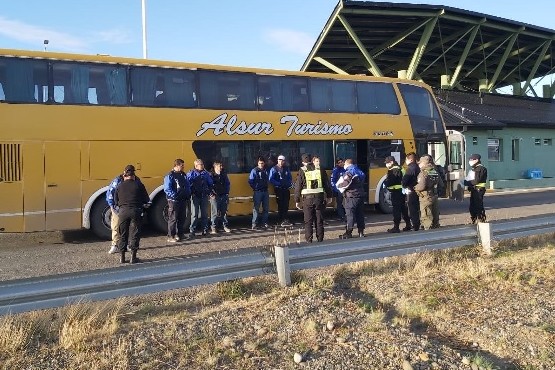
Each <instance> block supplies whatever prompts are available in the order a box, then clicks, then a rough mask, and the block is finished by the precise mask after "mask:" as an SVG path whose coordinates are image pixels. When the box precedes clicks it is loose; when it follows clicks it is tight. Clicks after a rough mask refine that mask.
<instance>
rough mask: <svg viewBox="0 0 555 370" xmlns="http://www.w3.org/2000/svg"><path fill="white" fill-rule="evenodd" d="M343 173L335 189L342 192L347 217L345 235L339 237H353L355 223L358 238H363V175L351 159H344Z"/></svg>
mask: <svg viewBox="0 0 555 370" xmlns="http://www.w3.org/2000/svg"><path fill="white" fill-rule="evenodd" d="M344 163H345V173H344V174H343V175H342V177H341V181H340V182H338V183H337V189H338V190H339V191H342V192H343V207H345V216H346V217H347V226H346V229H345V233H344V234H342V235H340V236H339V237H340V238H341V239H349V238H352V237H353V228H354V227H355V221H356V224H357V229H358V236H359V237H361V238H363V237H364V227H365V222H364V179H365V177H366V176H365V175H364V172H362V171H361V170H360V169H359V168H358V167H357V166H356V165H355V164H354V163H353V160H352V159H351V158H347V159H345V162H344Z"/></svg>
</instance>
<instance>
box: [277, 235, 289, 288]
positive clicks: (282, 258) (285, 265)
mask: <svg viewBox="0 0 555 370" xmlns="http://www.w3.org/2000/svg"><path fill="white" fill-rule="evenodd" d="M274 253H275V256H274V257H275V259H276V270H277V274H278V279H279V285H281V286H282V287H286V286H290V285H291V266H290V265H289V247H288V246H286V245H284V246H281V245H279V246H276V247H275V252H274Z"/></svg>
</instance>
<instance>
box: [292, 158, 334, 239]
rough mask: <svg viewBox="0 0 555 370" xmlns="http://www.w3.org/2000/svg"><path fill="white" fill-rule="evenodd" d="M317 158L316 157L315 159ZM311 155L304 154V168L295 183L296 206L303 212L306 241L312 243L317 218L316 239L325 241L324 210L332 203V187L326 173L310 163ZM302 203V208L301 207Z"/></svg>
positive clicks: (302, 159)
mask: <svg viewBox="0 0 555 370" xmlns="http://www.w3.org/2000/svg"><path fill="white" fill-rule="evenodd" d="M315 158H316V157H315ZM310 160H311V158H310V155H309V154H303V155H302V156H301V161H302V162H303V166H302V167H301V168H300V170H299V174H298V175H297V181H296V182H295V205H296V207H297V208H298V209H302V210H303V214H304V231H305V240H306V241H307V242H308V243H312V236H313V224H314V218H316V239H317V240H318V241H319V242H321V241H323V240H324V210H325V209H326V202H327V203H331V186H330V181H329V179H328V175H327V173H326V171H324V170H323V169H322V168H316V166H315V165H314V164H313V163H310ZM301 202H302V207H301Z"/></svg>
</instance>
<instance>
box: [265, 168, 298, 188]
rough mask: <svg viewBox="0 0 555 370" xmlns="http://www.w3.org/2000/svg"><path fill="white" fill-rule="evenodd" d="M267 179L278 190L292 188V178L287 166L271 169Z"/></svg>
mask: <svg viewBox="0 0 555 370" xmlns="http://www.w3.org/2000/svg"><path fill="white" fill-rule="evenodd" d="M269 177H270V183H272V185H274V187H276V188H278V189H289V188H291V187H292V186H293V176H292V175H291V171H290V170H289V167H287V166H283V167H282V168H279V167H278V166H274V167H272V169H271V170H270V174H269Z"/></svg>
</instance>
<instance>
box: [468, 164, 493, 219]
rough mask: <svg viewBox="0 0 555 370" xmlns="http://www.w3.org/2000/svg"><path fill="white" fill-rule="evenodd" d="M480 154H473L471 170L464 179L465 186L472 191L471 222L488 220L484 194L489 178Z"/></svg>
mask: <svg viewBox="0 0 555 370" xmlns="http://www.w3.org/2000/svg"><path fill="white" fill-rule="evenodd" d="M480 159H482V157H481V156H480V154H472V155H471V156H470V158H469V160H468V164H469V165H470V170H469V171H468V176H467V177H466V179H465V180H464V186H467V187H468V190H469V191H470V206H469V209H468V210H469V212H470V222H472V223H473V224H475V223H476V220H478V221H479V222H486V211H485V209H484V194H485V193H486V181H487V180H488V170H487V169H486V167H484V166H483V165H482V162H481V161H480Z"/></svg>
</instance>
